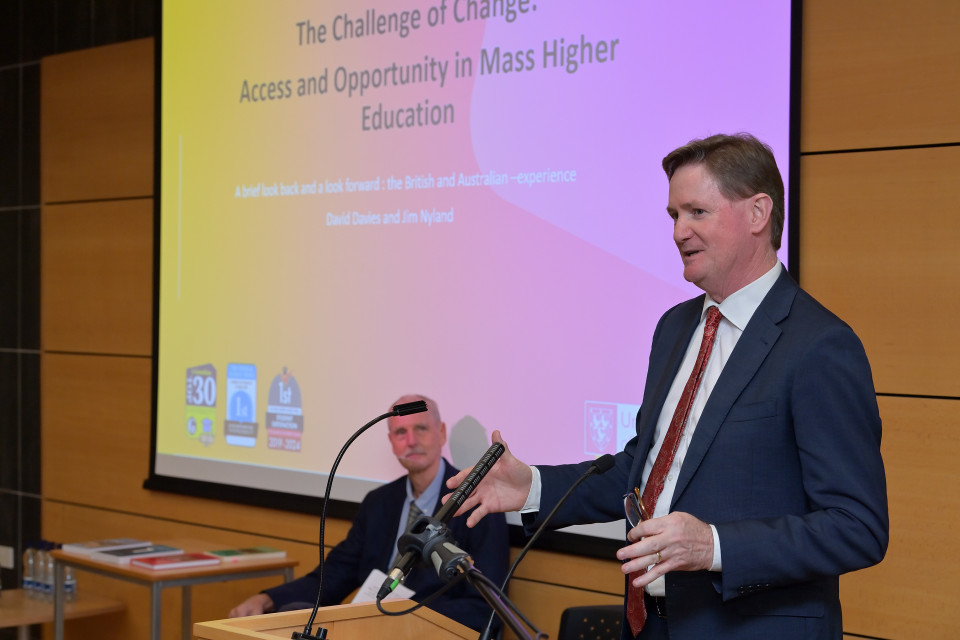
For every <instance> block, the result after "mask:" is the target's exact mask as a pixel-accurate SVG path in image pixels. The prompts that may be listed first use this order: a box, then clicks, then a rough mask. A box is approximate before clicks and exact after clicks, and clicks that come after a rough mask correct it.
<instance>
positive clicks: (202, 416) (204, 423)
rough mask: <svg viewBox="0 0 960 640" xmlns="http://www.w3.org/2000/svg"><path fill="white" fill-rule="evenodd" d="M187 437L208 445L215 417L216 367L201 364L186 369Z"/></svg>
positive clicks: (210, 441) (211, 438)
mask: <svg viewBox="0 0 960 640" xmlns="http://www.w3.org/2000/svg"><path fill="white" fill-rule="evenodd" d="M186 400H187V407H186V422H187V437H188V438H192V439H196V440H197V441H199V442H201V443H203V444H204V446H210V444H211V443H212V442H213V440H214V433H213V425H214V421H215V420H216V418H217V369H216V367H214V366H213V365H212V364H203V365H199V366H196V367H190V368H189V369H187V398H186Z"/></svg>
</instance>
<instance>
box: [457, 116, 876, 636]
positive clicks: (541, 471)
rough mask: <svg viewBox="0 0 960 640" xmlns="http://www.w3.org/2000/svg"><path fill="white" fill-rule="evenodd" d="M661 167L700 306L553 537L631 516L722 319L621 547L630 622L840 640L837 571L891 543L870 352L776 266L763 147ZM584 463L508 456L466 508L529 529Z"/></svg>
mask: <svg viewBox="0 0 960 640" xmlns="http://www.w3.org/2000/svg"><path fill="white" fill-rule="evenodd" d="M663 168H664V171H665V172H666V174H667V177H668V179H669V182H670V188H669V198H668V204H667V213H668V214H669V215H670V217H671V218H672V219H673V221H674V227H673V240H674V242H675V243H676V245H677V248H678V250H679V252H680V258H681V260H682V262H683V275H684V278H685V279H686V280H688V281H690V282H692V283H694V284H696V285H697V286H698V287H699V288H700V289H702V290H703V291H704V295H701V296H699V297H697V298H695V299H693V300H689V301H687V302H684V303H681V304H679V305H677V306H676V307H674V308H672V309H670V310H669V311H667V312H666V313H665V314H664V315H663V317H662V318H661V319H660V322H659V323H658V325H657V328H656V330H655V332H654V336H653V343H652V348H651V352H650V363H649V369H648V373H647V380H646V384H645V388H644V395H643V403H642V405H641V408H640V411H639V413H638V414H637V427H636V429H637V430H636V436H635V437H634V438H633V439H631V440H630V442H628V443H627V445H626V446H625V448H624V450H623V451H622V452H620V453H618V454H617V456H616V465H615V467H614V470H613V471H611V472H608V473H607V474H605V475H600V476H593V477H591V478H590V479H588V480H587V481H586V482H584V483H583V484H582V485H581V486H580V487H579V489H578V490H577V491H576V492H575V493H574V494H573V495H572V497H571V499H570V500H569V501H567V502H566V503H565V505H564V506H563V507H561V508H560V510H559V511H558V512H557V515H556V516H555V519H554V520H552V521H551V525H552V526H567V525H570V524H576V523H584V522H599V521H611V520H614V519H619V518H621V517H623V510H624V498H623V497H622V496H623V494H624V492H628V493H634V488H635V487H636V488H637V491H638V492H644V490H645V489H646V483H647V480H648V478H650V477H651V473H652V468H653V467H654V463H655V462H656V460H657V458H658V456H659V455H660V454H661V445H662V444H663V442H664V439H665V437H666V435H667V432H668V430H669V428H670V424H671V422H672V421H677V419H676V418H675V417H674V413H675V410H676V408H677V406H678V404H680V403H681V395H683V390H684V386H685V384H686V383H687V379H688V376H689V375H690V372H691V371H692V370H693V368H694V364H695V361H696V360H697V359H698V351H699V350H700V345H701V339H702V336H703V335H704V325H705V318H706V317H707V316H708V310H709V308H710V307H714V306H715V307H718V308H719V311H720V320H719V326H718V327H717V328H716V333H715V336H716V337H715V339H714V342H713V347H712V351H711V352H710V354H709V355H708V356H707V358H706V366H705V369H704V370H703V373H702V380H701V382H700V383H699V386H696V385H694V388H695V389H696V392H695V394H693V395H692V398H693V400H692V403H691V404H690V405H689V406H690V410H689V414H688V417H687V418H685V419H681V420H679V422H680V423H683V424H685V427H683V429H682V431H681V433H682V435H681V436H680V438H679V440H678V441H677V447H676V453H675V454H674V455H673V457H672V458H671V457H669V456H668V457H667V458H666V461H665V462H664V464H663V465H662V466H663V467H664V469H665V472H664V473H663V474H658V476H659V477H662V478H663V491H662V493H660V494H659V498H658V499H657V500H656V503H655V505H656V506H655V508H651V509H649V511H652V513H648V514H647V515H648V516H649V518H648V519H645V520H643V521H641V522H640V523H639V524H638V525H637V526H636V527H634V528H632V529H630V530H629V531H628V533H627V538H628V544H627V546H625V547H623V548H622V549H620V550H619V551H618V552H617V557H618V559H619V560H621V562H622V563H623V566H622V570H623V572H624V574H627V575H628V576H629V577H628V578H627V579H626V591H627V597H626V601H627V602H628V603H630V602H631V601H632V602H637V601H640V602H642V603H643V604H644V605H645V609H646V621H645V623H643V625H642V626H640V623H639V621H637V622H636V624H633V623H634V619H635V617H634V616H632V614H631V615H625V620H624V624H623V637H624V638H634V637H638V638H670V639H671V640H687V639H690V640H699V639H702V638H712V639H715V638H737V639H738V640H739V639H743V638H758V639H759V638H764V639H770V638H775V639H776V640H789V639H792V638H796V639H797V640H800V639H803V640H809V639H811V638H831V639H837V640H839V638H841V636H842V620H841V611H840V599H839V576H840V575H841V574H843V573H846V572H849V571H854V570H857V569H861V568H864V567H868V566H870V565H873V564H876V563H878V562H880V560H882V559H883V556H884V554H885V553H886V548H887V541H888V526H889V521H888V515H887V500H886V481H885V475H884V469H883V461H882V459H881V456H880V432H881V428H880V416H879V411H878V409H877V402H876V392H875V390H874V387H873V379H872V374H871V372H870V365H869V363H868V362H867V357H866V354H865V352H864V349H863V346H862V344H861V342H860V340H859V339H858V338H857V336H856V335H855V334H854V332H853V330H852V329H851V328H850V327H849V326H847V325H846V324H845V323H844V322H843V321H841V320H840V319H839V318H837V317H836V316H835V315H833V314H832V313H830V312H829V311H828V310H827V309H825V308H824V307H823V306H821V305H820V304H819V303H818V302H817V301H816V300H814V299H813V298H812V297H811V296H810V295H809V294H807V293H806V292H804V291H803V290H801V289H800V288H799V287H798V286H797V284H796V283H795V282H794V281H793V280H792V279H791V277H790V276H789V275H788V274H787V272H786V270H785V269H784V268H783V266H782V265H781V264H780V262H779V261H778V259H777V253H776V252H777V249H778V248H779V246H780V237H781V234H782V230H783V221H784V206H783V182H782V179H781V177H780V173H779V171H778V169H777V166H776V162H775V160H774V157H773V154H772V152H771V151H770V149H769V148H768V147H767V146H766V145H764V144H763V143H761V142H760V141H758V140H757V139H756V138H753V137H752V136H749V135H747V134H739V135H736V136H726V135H718V136H712V137H710V138H706V139H703V140H694V141H692V142H690V143H689V144H687V145H685V146H683V147H680V148H679V149H677V150H675V151H673V152H671V153H670V154H668V155H667V156H666V158H664V160H663ZM714 313H715V312H710V314H711V315H712V314H714ZM682 406H686V403H684V405H682ZM494 441H501V442H502V438H501V436H500V434H499V432H494ZM665 449H667V448H665ZM588 464H589V462H585V463H581V464H579V465H560V466H550V467H539V468H537V467H529V466H528V465H526V464H524V463H522V462H520V461H519V460H517V459H516V458H515V457H514V456H512V455H510V454H509V452H507V453H505V454H504V456H503V457H502V458H501V459H500V462H499V463H498V465H497V466H496V467H495V468H494V469H493V470H491V472H490V473H489V474H488V475H487V477H486V479H485V480H484V481H483V482H482V483H481V484H480V486H479V487H478V489H477V491H476V492H474V494H473V495H472V496H471V497H470V499H468V500H467V501H466V502H465V504H464V509H469V508H472V507H474V506H475V505H478V504H479V507H477V509H476V510H475V511H474V512H473V513H472V514H471V515H470V517H469V519H468V524H470V525H474V524H476V523H478V522H479V521H480V519H481V518H483V516H484V515H485V514H487V513H492V512H498V511H512V510H520V511H522V512H523V514H524V522H525V525H528V526H529V527H530V528H531V529H532V528H533V527H536V526H537V524H538V523H539V521H540V517H542V514H546V513H548V512H549V511H550V510H551V508H552V507H553V506H554V505H555V504H556V503H557V502H558V500H559V498H560V496H561V495H562V494H563V493H564V491H565V490H566V489H567V487H569V486H570V485H571V484H573V482H574V480H575V479H576V478H577V477H579V476H580V475H581V474H582V473H583V472H584V471H585V470H586V468H587V466H588ZM667 465H669V466H667ZM461 475H462V474H461ZM459 479H460V478H459V477H454V478H453V479H451V480H450V481H449V482H448V483H447V487H448V488H453V487H455V486H456V485H457V482H458V481H459ZM644 495H646V493H644ZM644 570H646V572H645V573H643V571H644ZM631 574H632V575H631ZM639 590H642V591H639ZM631 591H634V593H633V595H631V593H630V592H631ZM633 606H634V605H633V604H628V605H627V607H626V608H627V609H631V608H633ZM631 629H634V630H636V633H635V632H634V631H633V630H631Z"/></svg>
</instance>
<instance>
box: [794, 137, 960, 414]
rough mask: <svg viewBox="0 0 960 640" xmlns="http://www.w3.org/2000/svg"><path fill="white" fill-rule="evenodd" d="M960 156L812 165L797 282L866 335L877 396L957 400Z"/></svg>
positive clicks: (956, 151)
mask: <svg viewBox="0 0 960 640" xmlns="http://www.w3.org/2000/svg"><path fill="white" fill-rule="evenodd" d="M957 167H960V147H944V148H931V149H914V150H899V151H876V152H867V153H855V154H837V155H823V156H808V157H805V158H804V159H803V162H802V167H801V172H802V176H803V178H802V185H801V194H800V202H801V208H802V210H801V212H800V227H801V228H800V236H801V238H802V244H801V249H800V269H801V281H802V284H803V286H804V288H806V289H807V290H808V291H810V292H811V293H812V294H813V295H814V296H816V297H817V298H818V299H819V300H820V301H821V302H822V303H823V304H824V305H826V306H827V307H828V308H830V309H831V310H832V311H834V312H835V313H836V314H837V315H839V316H840V317H841V318H843V319H844V320H846V321H847V322H848V323H849V324H850V325H851V326H853V328H854V329H855V330H856V331H857V333H858V334H859V335H860V337H861V339H862V340H863V342H864V345H865V346H866V349H867V353H868V355H869V357H870V362H871V365H872V366H873V374H874V380H875V382H876V386H877V391H878V392H879V393H901V394H902V393H910V394H923V395H942V396H954V397H956V396H957V395H958V394H960V370H958V369H957V367H956V362H957V361H958V360H960V345H957V344H956V343H951V342H949V341H945V340H944V339H943V338H944V336H945V335H949V334H950V333H951V332H952V330H953V323H954V321H955V319H956V318H957V317H960V297H958V296H957V295H956V293H957V291H958V287H960V260H958V259H957V250H956V247H958V246H960V216H958V215H956V213H955V212H953V213H951V212H950V211H949V209H950V208H951V207H953V208H954V209H955V208H956V205H955V204H952V203H956V202H960V181H958V180H957Z"/></svg>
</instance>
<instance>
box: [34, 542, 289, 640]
mask: <svg viewBox="0 0 960 640" xmlns="http://www.w3.org/2000/svg"><path fill="white" fill-rule="evenodd" d="M158 543H159V544H168V545H170V546H173V547H179V548H180V549H183V550H184V551H209V550H211V549H224V548H228V547H229V546H230V545H224V544H218V543H215V542H208V541H202V540H193V539H187V540H184V539H177V540H160V541H158ZM245 546H253V545H245ZM50 555H51V557H52V558H53V559H54V585H53V635H54V638H55V640H63V620H64V614H65V606H64V605H65V601H64V600H65V598H64V589H63V587H64V569H65V568H66V567H68V566H70V567H74V568H75V569H79V570H82V571H87V572H90V573H96V574H99V575H102V576H107V577H109V578H115V579H117V580H123V581H126V582H133V583H135V584H139V585H142V586H145V587H149V588H150V637H151V638H152V639H153V640H160V621H161V619H162V615H161V612H160V603H161V595H162V592H163V590H164V589H167V588H171V587H181V588H182V589H183V604H182V607H181V608H182V615H181V629H182V635H183V638H184V640H190V637H191V633H190V632H191V629H190V617H191V611H190V599H191V592H190V588H191V587H192V586H193V585H199V584H209V583H212V582H228V581H231V580H246V579H248V578H261V577H265V576H273V575H280V576H283V581H284V582H289V581H290V580H292V579H293V568H294V567H296V566H297V564H299V563H298V562H297V561H296V560H291V559H289V558H279V559H273V560H244V561H241V562H223V563H221V564H218V565H213V566H207V567H191V568H189V569H169V570H165V571H155V570H153V569H141V568H140V567H135V566H118V565H113V564H107V563H105V562H98V561H97V560H91V559H90V557H89V556H85V555H80V554H75V553H67V552H65V551H62V550H57V551H51V552H50Z"/></svg>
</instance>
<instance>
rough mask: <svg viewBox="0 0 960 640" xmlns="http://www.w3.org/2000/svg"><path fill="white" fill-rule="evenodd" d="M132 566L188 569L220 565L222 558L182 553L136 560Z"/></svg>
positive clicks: (132, 561) (158, 568)
mask: <svg viewBox="0 0 960 640" xmlns="http://www.w3.org/2000/svg"><path fill="white" fill-rule="evenodd" d="M130 564H131V565H133V566H136V567H143V568H144V569H154V570H157V571H160V570H162V569H186V568H188V567H203V566H206V565H211V564H220V558H218V557H217V556H212V555H210V554H208V553H180V554H177V555H175V556H157V557H153V558H135V559H133V560H131V561H130Z"/></svg>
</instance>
